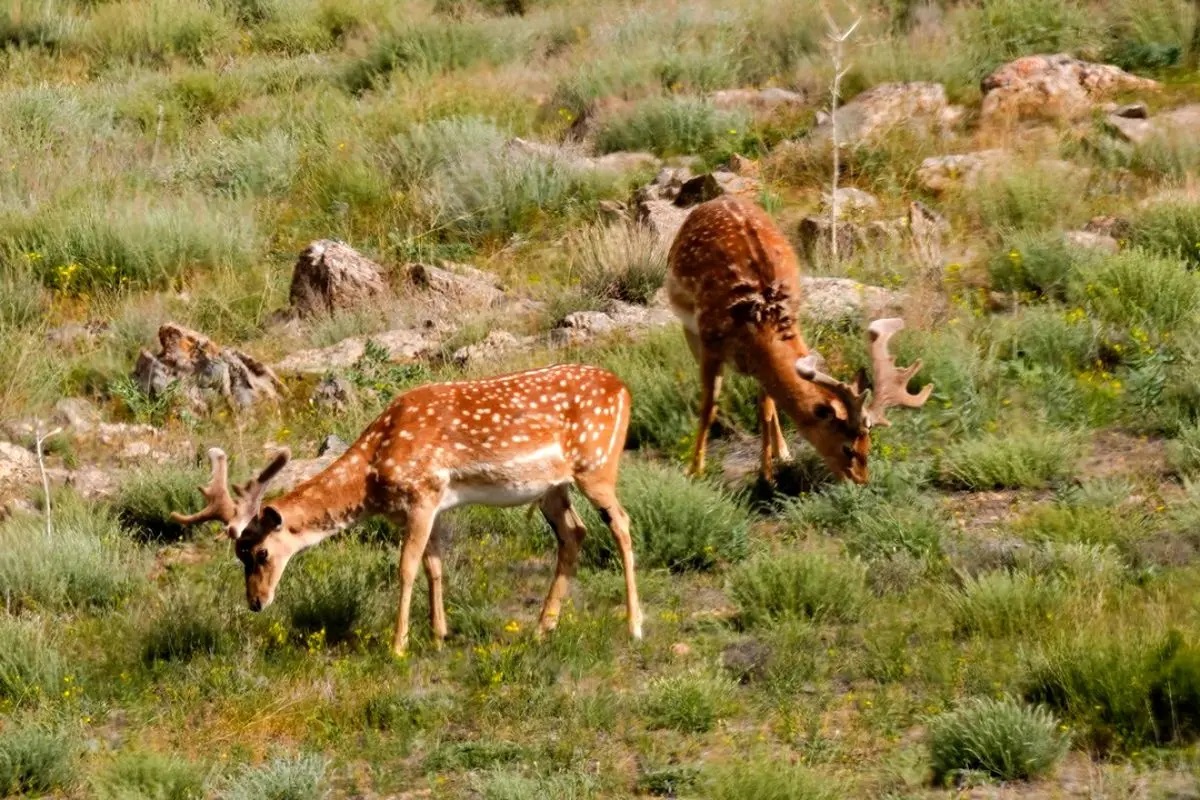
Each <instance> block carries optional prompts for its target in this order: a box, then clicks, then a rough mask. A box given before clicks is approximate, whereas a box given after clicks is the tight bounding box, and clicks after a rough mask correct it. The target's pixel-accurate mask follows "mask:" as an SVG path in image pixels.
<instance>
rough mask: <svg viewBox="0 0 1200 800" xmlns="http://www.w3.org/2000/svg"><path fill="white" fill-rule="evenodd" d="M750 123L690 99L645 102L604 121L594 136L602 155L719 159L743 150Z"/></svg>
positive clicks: (743, 117)
mask: <svg viewBox="0 0 1200 800" xmlns="http://www.w3.org/2000/svg"><path fill="white" fill-rule="evenodd" d="M747 125H749V120H748V119H747V118H746V117H745V116H744V115H743V114H740V113H735V112H728V111H718V110H717V109H716V108H714V107H713V106H711V105H710V104H708V103H707V102H705V101H703V100H698V99H696V98H692V97H663V98H654V99H650V100H645V101H643V102H641V103H640V104H638V105H637V106H636V107H635V108H634V109H633V110H632V111H630V112H629V113H627V114H624V115H620V116H615V117H613V118H612V119H607V120H605V121H604V122H603V123H602V124H601V126H600V128H599V130H598V131H597V132H596V147H597V149H598V150H599V151H600V152H602V153H612V152H616V151H618V150H648V151H650V152H652V153H655V154H657V155H659V156H664V157H665V156H673V155H681V154H687V155H701V156H708V157H714V158H715V157H719V156H720V155H723V154H724V155H727V154H729V153H733V152H737V151H739V150H742V149H743V148H742V147H741V145H742V142H743V141H744V140H745V139H746V135H747V131H746V128H747Z"/></svg>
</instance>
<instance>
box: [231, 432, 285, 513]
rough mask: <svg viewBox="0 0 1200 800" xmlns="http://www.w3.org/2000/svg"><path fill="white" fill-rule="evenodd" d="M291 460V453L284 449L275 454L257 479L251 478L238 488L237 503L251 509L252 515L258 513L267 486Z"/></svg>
mask: <svg viewBox="0 0 1200 800" xmlns="http://www.w3.org/2000/svg"><path fill="white" fill-rule="evenodd" d="M291 458H292V451H291V450H289V449H288V448H286V447H284V448H282V449H280V450H279V452H277V453H276V454H275V457H274V458H272V459H271V463H269V464H267V466H266V467H264V468H263V471H262V472H260V473H258V477H256V478H253V479H251V480H249V481H247V482H246V483H245V484H243V485H242V486H241V487H239V488H238V498H239V502H240V503H243V504H246V505H248V506H249V507H250V508H252V509H253V511H254V513H258V507H259V505H260V504H261V503H262V499H263V495H265V494H266V493H267V484H269V483H270V482H271V481H272V480H273V479H274V478H275V476H276V475H278V474H279V471H280V470H282V469H283V468H284V467H285V466H287V463H288V461H290V460H291Z"/></svg>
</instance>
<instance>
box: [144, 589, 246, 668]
mask: <svg viewBox="0 0 1200 800" xmlns="http://www.w3.org/2000/svg"><path fill="white" fill-rule="evenodd" d="M216 602H217V600H216V598H214V597H212V596H210V595H206V594H202V593H198V592H191V591H177V592H175V593H173V594H171V595H168V596H167V597H166V598H165V599H164V600H163V602H162V605H161V607H160V608H159V609H158V611H157V612H156V613H155V614H154V615H153V616H152V617H151V618H150V619H149V620H147V621H146V622H145V623H144V629H143V630H142V631H141V642H140V647H141V655H142V662H143V663H145V664H147V665H153V664H155V663H158V662H163V661H177V662H186V661H191V660H192V659H193V658H196V657H198V656H205V655H207V656H213V655H217V654H219V653H222V652H224V651H226V650H227V649H228V647H229V638H228V634H227V627H228V626H227V623H226V622H225V620H223V619H222V618H221V615H220V613H219V612H218V610H217V609H218V606H217V605H216Z"/></svg>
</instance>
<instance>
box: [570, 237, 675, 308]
mask: <svg viewBox="0 0 1200 800" xmlns="http://www.w3.org/2000/svg"><path fill="white" fill-rule="evenodd" d="M573 250H574V251H575V259H576V264H575V266H574V268H575V270H576V271H577V272H578V274H579V281H580V288H581V289H582V290H583V292H584V294H585V295H586V296H588V297H594V298H597V299H599V300H621V301H623V302H626V303H641V304H643V305H644V304H647V303H649V302H650V300H651V298H652V297H653V296H654V293H655V292H656V291H658V289H659V288H660V287H661V286H662V285H663V279H664V278H665V277H666V275H667V248H666V247H665V246H664V242H662V241H661V240H660V238H659V237H658V236H657V235H655V234H654V233H653V232H652V231H651V230H650V229H649V228H646V227H645V226H642V225H623V224H618V225H612V226H609V227H606V228H588V229H585V230H584V231H582V232H581V233H580V234H579V236H578V238H577V239H576V241H575V246H574V248H573Z"/></svg>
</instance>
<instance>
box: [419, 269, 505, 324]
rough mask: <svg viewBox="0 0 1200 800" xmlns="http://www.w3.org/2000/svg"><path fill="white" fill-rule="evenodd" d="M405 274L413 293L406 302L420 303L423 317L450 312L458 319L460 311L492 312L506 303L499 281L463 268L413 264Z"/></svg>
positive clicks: (486, 273) (482, 273)
mask: <svg viewBox="0 0 1200 800" xmlns="http://www.w3.org/2000/svg"><path fill="white" fill-rule="evenodd" d="M404 274H405V276H406V277H407V279H408V285H409V287H410V288H411V289H413V290H415V292H416V295H415V296H410V298H409V299H412V300H416V301H419V302H420V304H421V305H422V308H423V309H424V310H425V313H426V315H428V314H429V313H430V312H447V311H452V312H454V314H455V317H456V318H457V317H458V315H460V314H461V313H462V312H463V311H483V310H487V309H490V308H494V307H496V306H497V305H499V304H500V303H502V302H503V301H504V299H505V297H504V290H503V289H502V288H501V284H500V279H499V278H497V277H496V276H495V275H493V274H492V273H490V272H484V271H483V270H481V269H475V268H474V267H471V266H468V265H466V264H453V263H450V262H443V263H442V265H441V266H434V265H432V264H421V263H413V264H409V265H407V266H406V267H405V268H404Z"/></svg>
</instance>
